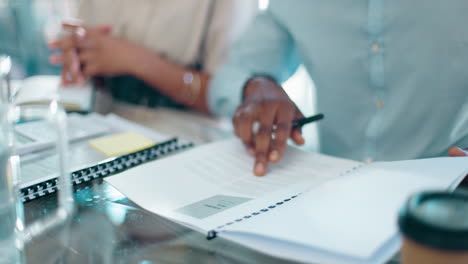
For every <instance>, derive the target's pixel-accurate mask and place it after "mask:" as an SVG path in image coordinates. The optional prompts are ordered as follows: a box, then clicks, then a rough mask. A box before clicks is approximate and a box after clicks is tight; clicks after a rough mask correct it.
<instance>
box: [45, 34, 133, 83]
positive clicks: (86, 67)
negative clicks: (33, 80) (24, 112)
mask: <svg viewBox="0 0 468 264" xmlns="http://www.w3.org/2000/svg"><path fill="white" fill-rule="evenodd" d="M64 27H65V28H66V29H69V30H70V29H72V31H73V33H72V34H70V35H69V36H67V37H65V38H63V39H60V40H58V41H55V42H52V43H50V44H49V46H50V48H51V49H61V50H62V53H59V54H54V55H52V56H51V57H50V61H51V63H53V64H63V70H62V82H63V83H64V84H75V83H83V82H84V79H85V78H88V77H92V76H96V75H107V76H108V75H117V74H125V73H129V72H130V71H131V68H132V67H131V65H132V63H135V60H134V58H135V55H136V53H137V51H138V50H139V49H140V48H139V47H137V46H135V45H133V44H131V43H130V42H128V41H126V40H123V39H119V38H116V37H112V36H110V35H109V33H110V27H108V26H102V27H98V28H90V27H78V26H73V25H64Z"/></svg>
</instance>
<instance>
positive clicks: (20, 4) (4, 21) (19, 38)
mask: <svg viewBox="0 0 468 264" xmlns="http://www.w3.org/2000/svg"><path fill="white" fill-rule="evenodd" d="M80 2H81V1H80V0H0V54H6V55H9V56H11V57H12V60H13V72H12V78H13V79H17V80H20V79H25V78H27V77H31V76H36V75H59V74H60V67H57V66H53V65H51V64H50V63H49V60H48V57H49V55H50V54H51V51H49V49H48V47H47V42H48V41H51V40H53V39H56V38H57V37H58V36H59V35H60V32H61V21H63V19H70V18H73V17H75V16H76V13H77V12H78V11H77V10H78V9H79V6H80ZM258 4H259V10H265V9H267V8H268V5H269V0H258ZM284 87H285V89H286V91H287V92H288V94H289V95H290V97H291V98H292V99H293V100H294V101H295V102H296V104H297V105H298V106H299V108H300V109H301V110H302V111H303V113H304V114H305V115H310V114H313V113H315V107H314V105H315V104H314V103H313V102H314V100H315V96H314V85H313V81H312V80H311V78H310V77H309V75H308V74H307V72H306V70H305V69H304V68H303V67H300V68H299V69H298V71H297V72H296V74H295V75H294V76H293V77H291V78H290V79H289V80H288V81H287V82H286V83H285V84H284ZM305 130H307V131H305V132H306V133H304V134H305V135H307V138H306V142H307V146H308V147H309V148H312V149H315V148H316V147H317V140H316V127H315V126H314V125H311V126H307V127H306V128H305Z"/></svg>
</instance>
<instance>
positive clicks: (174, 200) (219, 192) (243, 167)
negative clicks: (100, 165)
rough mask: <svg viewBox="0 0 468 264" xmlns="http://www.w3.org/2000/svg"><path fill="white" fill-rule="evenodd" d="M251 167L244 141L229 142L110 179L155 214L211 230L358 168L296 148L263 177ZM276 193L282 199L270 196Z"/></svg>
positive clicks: (250, 159)
mask: <svg viewBox="0 0 468 264" xmlns="http://www.w3.org/2000/svg"><path fill="white" fill-rule="evenodd" d="M253 163H254V158H253V157H251V156H250V155H249V154H247V152H246V150H245V149H244V146H243V145H242V143H241V142H240V141H239V140H238V139H229V140H224V141H220V142H215V143H211V144H208V145H205V146H201V147H198V148H196V149H193V150H190V151H187V152H184V153H181V154H178V155H175V156H172V157H168V158H165V159H163V160H159V161H154V162H151V163H148V164H144V165H141V166H138V167H136V168H133V169H131V170H128V171H125V172H123V173H121V174H118V175H115V176H112V177H109V178H106V181H108V182H109V183H111V184H112V185H113V186H114V187H116V188H117V189H118V190H120V191H121V192H122V193H123V194H125V195H127V196H128V197H129V198H130V199H131V200H133V201H134V202H136V203H137V204H139V205H140V206H142V207H144V208H146V209H147V210H149V211H151V212H154V213H156V214H160V215H162V216H166V217H169V218H173V219H176V220H179V221H183V222H186V223H189V224H192V225H194V226H198V227H205V228H209V226H210V225H213V224H215V223H216V224H217V223H223V222H226V221H230V220H233V218H234V217H239V215H238V214H240V213H242V208H249V210H251V208H255V207H258V206H260V205H259V204H258V203H257V200H261V199H259V198H262V197H267V196H268V197H270V198H271V199H272V200H274V199H284V195H286V193H287V192H286V193H285V190H286V191H287V190H288V188H291V191H290V192H293V190H294V192H293V194H296V191H297V190H300V189H302V191H303V190H306V189H308V188H309V187H310V186H315V185H319V184H321V183H323V182H326V181H328V180H330V179H333V178H335V177H339V176H340V175H342V173H343V172H345V171H347V170H349V169H351V168H353V167H355V166H357V165H359V163H357V162H354V161H349V160H343V159H338V158H333V157H329V156H325V155H320V154H313V153H307V152H304V151H302V150H299V149H297V148H294V147H290V148H288V150H287V151H286V153H285V156H284V158H283V160H282V161H281V162H280V163H278V164H270V166H269V170H268V172H267V174H266V176H264V177H256V176H254V174H253ZM297 186H300V187H301V188H299V189H297ZM292 187H294V189H292ZM275 193H281V196H278V197H274V196H272V194H275ZM266 202H268V203H271V202H276V200H275V201H266ZM257 209H258V208H257ZM234 212H235V213H234ZM243 213H245V212H243ZM214 219H216V221H214ZM208 223H209V224H208Z"/></svg>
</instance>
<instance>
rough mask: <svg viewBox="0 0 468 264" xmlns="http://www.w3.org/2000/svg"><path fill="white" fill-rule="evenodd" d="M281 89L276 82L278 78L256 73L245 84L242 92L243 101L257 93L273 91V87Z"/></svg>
mask: <svg viewBox="0 0 468 264" xmlns="http://www.w3.org/2000/svg"><path fill="white" fill-rule="evenodd" d="M278 88H279V89H280V90H282V88H281V87H280V85H279V84H278V83H277V82H276V80H275V79H274V78H273V77H271V76H268V75H256V76H253V77H252V78H250V79H248V80H247V82H246V83H245V85H244V88H243V92H242V101H243V102H244V101H245V100H246V99H248V98H251V97H253V96H255V95H257V94H263V91H265V92H267V93H268V92H272V89H273V90H274V89H278Z"/></svg>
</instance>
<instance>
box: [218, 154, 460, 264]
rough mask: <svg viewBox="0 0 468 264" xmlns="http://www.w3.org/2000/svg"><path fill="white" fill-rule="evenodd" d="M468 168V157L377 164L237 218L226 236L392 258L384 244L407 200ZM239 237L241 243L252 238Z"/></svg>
mask: <svg viewBox="0 0 468 264" xmlns="http://www.w3.org/2000/svg"><path fill="white" fill-rule="evenodd" d="M467 172H468V158H436V159H426V160H413V161H400V162H386V163H374V164H371V165H368V166H363V167H361V168H360V169H359V170H357V171H355V172H354V173H352V174H350V175H349V176H347V177H341V178H338V179H335V180H332V181H329V182H327V183H325V184H323V185H321V186H318V187H317V188H315V189H313V190H311V191H309V192H307V193H304V194H303V195H301V196H300V197H298V198H297V199H295V200H294V201H293V203H290V204H288V206H284V207H278V208H276V209H274V210H271V211H269V212H268V213H265V214H261V215H259V216H257V217H255V218H252V219H251V220H248V221H243V222H240V223H236V224H234V225H232V226H230V227H229V228H227V229H226V230H227V231H226V233H225V236H226V237H228V238H229V233H230V232H237V233H244V234H245V233H249V234H251V235H252V234H253V235H257V236H259V237H267V238H270V239H272V238H274V239H276V240H281V241H282V242H283V243H286V244H300V245H301V246H302V247H304V246H308V247H309V248H313V249H315V250H316V251H322V252H324V255H328V256H330V255H335V256H341V259H342V260H343V261H344V262H346V261H348V260H350V259H358V260H359V261H358V262H357V263H361V262H362V263H364V260H371V259H379V256H377V255H376V252H378V251H380V252H381V254H386V256H387V257H388V256H391V254H392V253H395V252H388V251H385V250H384V249H383V248H382V246H383V245H384V244H385V243H388V242H389V241H390V240H391V239H392V238H394V237H395V236H396V235H397V231H398V228H397V214H398V210H399V208H401V206H402V205H403V204H404V203H405V201H406V199H407V198H408V197H409V196H410V195H411V194H413V193H416V192H420V191H423V190H441V189H442V190H443V189H447V188H450V186H453V183H459V182H460V181H461V180H462V179H463V177H464V176H465V175H466V174H467ZM223 235H224V234H223ZM239 237H242V236H239V235H237V236H236V241H238V242H239V243H242V241H246V240H248V239H247V238H246V239H244V240H243V239H241V238H239ZM244 237H247V236H244ZM246 243H248V241H247V242H246ZM253 246H255V244H253ZM297 248H300V246H298V247H297ZM269 252H270V253H273V252H274V253H275V254H280V255H283V257H284V256H287V257H288V258H295V256H297V255H298V254H295V253H292V252H290V251H284V250H281V249H280V248H277V249H274V248H270V251H269ZM311 252H312V251H311ZM389 253H390V254H389Z"/></svg>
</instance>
